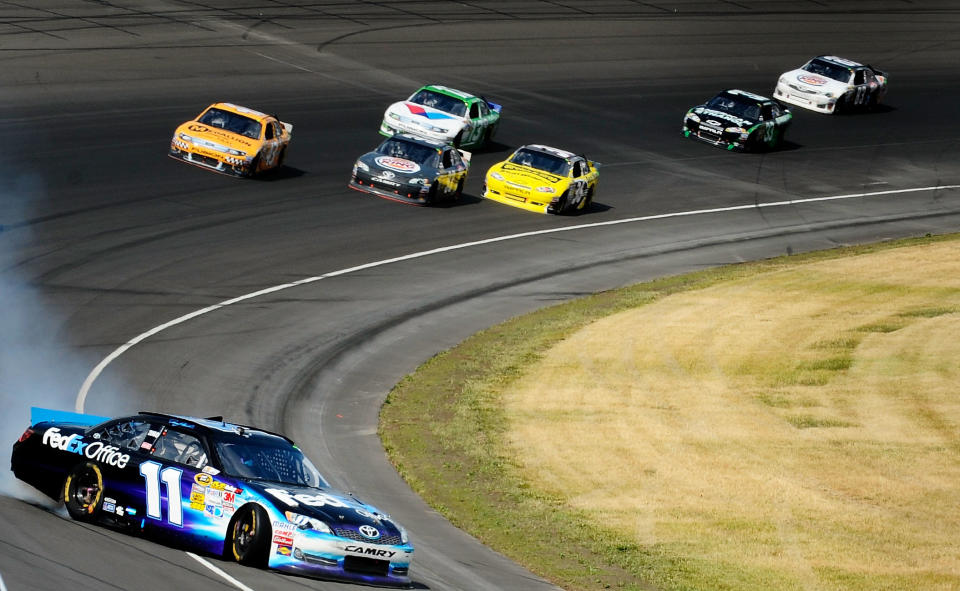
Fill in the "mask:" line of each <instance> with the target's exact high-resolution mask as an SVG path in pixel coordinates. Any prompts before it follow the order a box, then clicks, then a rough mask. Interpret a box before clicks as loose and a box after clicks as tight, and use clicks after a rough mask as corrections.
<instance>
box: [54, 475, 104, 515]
mask: <svg viewBox="0 0 960 591" xmlns="http://www.w3.org/2000/svg"><path fill="white" fill-rule="evenodd" d="M63 492H64V494H63V500H64V502H65V503H66V505H67V511H68V512H69V513H70V516H71V517H73V518H74V519H79V520H89V519H92V518H93V516H94V513H95V512H96V510H97V506H98V505H99V504H100V499H101V497H102V496H103V475H102V474H101V473H100V469H99V468H97V466H95V465H92V464H87V465H84V466H78V467H77V468H75V469H74V471H73V472H71V473H70V475H69V476H67V480H66V483H65V484H64V491H63Z"/></svg>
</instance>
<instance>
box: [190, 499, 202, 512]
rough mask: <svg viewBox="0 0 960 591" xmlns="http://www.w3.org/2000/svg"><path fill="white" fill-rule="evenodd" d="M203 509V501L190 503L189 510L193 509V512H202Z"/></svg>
mask: <svg viewBox="0 0 960 591" xmlns="http://www.w3.org/2000/svg"><path fill="white" fill-rule="evenodd" d="M204 507H205V505H204V504H203V501H194V500H191V501H190V508H191V509H193V510H194V511H203V508H204Z"/></svg>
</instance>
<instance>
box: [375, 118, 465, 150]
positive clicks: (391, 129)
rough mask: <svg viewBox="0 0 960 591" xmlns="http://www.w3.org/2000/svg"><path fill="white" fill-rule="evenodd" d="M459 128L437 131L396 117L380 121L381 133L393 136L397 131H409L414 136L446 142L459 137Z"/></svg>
mask: <svg viewBox="0 0 960 591" xmlns="http://www.w3.org/2000/svg"><path fill="white" fill-rule="evenodd" d="M459 131H460V130H459V129H454V130H451V131H450V132H443V133H441V132H436V131H430V130H427V129H424V128H422V127H420V126H419V125H413V124H411V123H407V122H405V121H398V120H396V119H390V120H389V121H388V120H386V119H384V120H383V122H382V123H380V135H384V136H387V137H391V136H392V135H394V134H396V133H408V134H410V135H412V136H416V137H420V138H424V139H427V140H433V141H435V142H442V143H444V144H452V143H453V138H455V137H457V133H458V132H459Z"/></svg>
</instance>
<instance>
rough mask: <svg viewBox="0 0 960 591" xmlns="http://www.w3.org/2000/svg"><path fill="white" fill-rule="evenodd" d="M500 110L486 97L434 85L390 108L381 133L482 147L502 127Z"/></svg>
mask: <svg viewBox="0 0 960 591" xmlns="http://www.w3.org/2000/svg"><path fill="white" fill-rule="evenodd" d="M500 109H501V107H500V105H498V104H496V103H492V102H490V101H488V100H486V99H485V98H483V97H480V96H476V95H473V94H470V93H468V92H463V91H462V90H456V89H453V88H448V87H446V86H440V85H438V84H432V85H428V86H424V87H422V88H420V89H419V90H417V91H416V92H415V93H413V94H412V95H411V96H410V98H408V99H407V100H405V101H400V102H398V103H393V104H392V105H390V106H389V107H388V108H387V111H386V113H384V114H383V123H381V124H380V134H381V135H385V136H387V137H391V136H393V134H395V133H408V134H411V135H415V136H417V137H420V138H423V139H427V140H432V141H437V142H443V143H446V144H453V145H454V146H456V147H458V148H479V147H481V146H483V145H485V144H486V143H488V142H489V141H490V140H491V139H492V138H493V134H494V133H495V132H496V130H497V127H498V126H499V125H500Z"/></svg>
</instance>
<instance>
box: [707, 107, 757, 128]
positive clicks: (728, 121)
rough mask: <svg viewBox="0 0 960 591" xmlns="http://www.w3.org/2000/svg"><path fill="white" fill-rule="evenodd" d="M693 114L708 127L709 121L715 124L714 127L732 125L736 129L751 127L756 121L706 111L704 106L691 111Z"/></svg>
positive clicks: (719, 112)
mask: <svg viewBox="0 0 960 591" xmlns="http://www.w3.org/2000/svg"><path fill="white" fill-rule="evenodd" d="M693 112H694V113H696V114H697V115H698V116H699V117H700V122H701V123H705V124H707V125H710V124H711V123H710V122H711V120H713V121H714V122H715V125H713V126H714V127H727V126H730V125H734V126H736V127H744V128H747V127H751V126H753V125H755V124H756V121H751V120H750V119H743V118H742V117H737V116H736V115H734V114H732V113H724V112H723V111H717V110H715V109H708V108H707V107H706V106H703V105H701V106H699V107H695V108H694V109H693Z"/></svg>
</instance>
